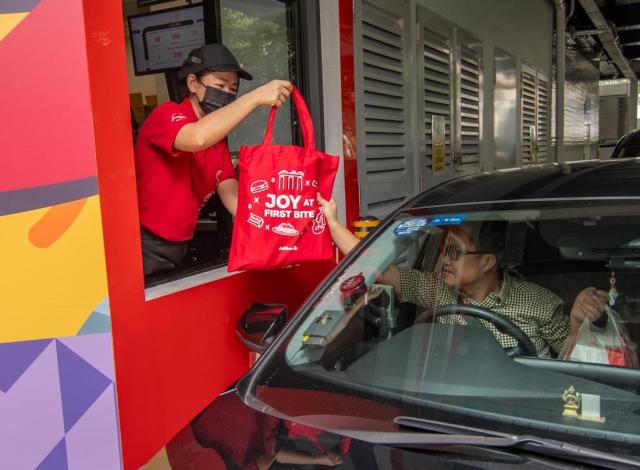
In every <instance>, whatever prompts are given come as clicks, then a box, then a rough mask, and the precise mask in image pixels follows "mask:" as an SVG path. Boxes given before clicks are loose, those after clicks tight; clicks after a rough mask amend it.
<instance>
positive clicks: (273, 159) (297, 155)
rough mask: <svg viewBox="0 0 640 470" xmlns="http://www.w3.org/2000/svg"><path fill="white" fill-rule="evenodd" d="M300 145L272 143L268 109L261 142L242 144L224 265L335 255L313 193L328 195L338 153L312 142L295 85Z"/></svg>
mask: <svg viewBox="0 0 640 470" xmlns="http://www.w3.org/2000/svg"><path fill="white" fill-rule="evenodd" d="M292 97H293V102H294V104H295V106H296V109H297V111H298V118H299V120H300V127H301V130H302V139H303V141H304V147H299V146H296V145H274V144H273V143H272V134H273V123H274V119H275V113H276V109H275V108H273V109H272V110H271V114H270V116H269V121H268V122H267V129H266V131H265V134H264V140H263V142H262V144H260V145H252V146H244V147H240V154H239V156H238V169H239V182H238V210H237V212H236V218H235V221H234V224H233V238H232V241H231V253H230V254H229V267H228V270H229V271H230V272H231V271H237V270H249V269H261V270H264V269H273V268H278V267H282V266H287V265H289V264H292V263H297V262H300V261H314V260H328V259H332V258H333V257H334V249H333V246H332V243H331V235H330V233H329V228H328V227H327V224H326V220H325V218H324V214H323V213H322V211H321V210H320V208H319V206H318V202H317V200H316V194H317V193H318V192H319V193H320V194H321V195H322V197H324V198H325V199H329V198H330V197H331V192H332V190H333V183H334V181H335V177H336V172H337V171H338V157H336V156H334V155H328V154H325V153H322V152H320V151H318V150H316V148H315V141H314V133H313V122H312V121H311V116H309V110H308V109H307V105H306V104H305V102H304V99H303V98H302V95H300V92H298V90H297V89H296V88H294V89H293V92H292Z"/></svg>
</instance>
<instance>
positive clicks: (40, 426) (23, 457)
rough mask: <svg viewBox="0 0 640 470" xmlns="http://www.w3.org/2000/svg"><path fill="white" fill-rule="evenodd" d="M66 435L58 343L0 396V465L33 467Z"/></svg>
mask: <svg viewBox="0 0 640 470" xmlns="http://www.w3.org/2000/svg"><path fill="white" fill-rule="evenodd" d="M63 437H64V421H63V417H62V400H61V398H60V381H59V379H58V361H57V355H56V344H55V342H50V343H49V346H47V347H46V348H45V350H44V351H43V352H42V354H40V355H39V356H38V358H37V359H36V360H35V361H34V362H33V364H32V365H31V367H29V368H28V369H27V370H26V371H25V372H24V374H22V376H21V377H20V378H19V379H18V380H17V381H16V383H15V384H14V385H13V386H12V387H11V389H10V390H9V391H8V392H7V393H6V394H5V395H4V396H2V398H1V399H0V468H2V469H5V468H7V469H12V470H13V469H16V470H17V469H23V468H24V469H33V468H36V466H37V465H38V464H39V463H40V462H42V460H43V459H44V458H45V457H46V456H47V455H49V453H50V452H51V450H52V449H53V448H54V447H55V446H56V445H57V444H58V443H59V442H60V439H62V438H63Z"/></svg>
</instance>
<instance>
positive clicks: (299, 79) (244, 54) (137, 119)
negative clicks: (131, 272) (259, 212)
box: [124, 0, 321, 287]
mask: <svg viewBox="0 0 640 470" xmlns="http://www.w3.org/2000/svg"><path fill="white" fill-rule="evenodd" d="M301 3H304V2H299V1H297V0H287V1H279V0H269V1H263V2H247V1H242V0H215V1H211V0H207V1H205V2H194V3H192V2H188V3H187V2H169V3H167V2H160V1H151V0H138V1H137V3H135V4H134V3H132V2H125V3H124V6H125V9H124V11H125V16H126V26H127V27H126V28H125V30H126V35H127V38H126V39H127V40H126V46H127V55H128V59H129V60H128V69H129V92H130V99H131V108H132V125H133V128H134V139H135V134H136V132H137V131H136V129H138V128H139V127H140V126H142V124H143V122H144V120H145V119H146V118H147V117H148V115H149V114H150V112H151V111H152V110H153V109H154V107H155V106H156V105H157V104H159V103H161V102H163V101H167V100H171V101H175V102H180V101H181V100H182V99H183V98H184V97H185V96H186V92H187V90H186V86H185V85H184V83H181V82H180V81H179V79H178V70H179V67H180V66H181V65H182V63H183V62H184V60H185V59H186V58H187V55H188V53H189V52H190V51H191V50H193V49H195V48H197V47H200V46H202V45H204V44H205V42H222V43H223V44H225V45H226V46H227V47H228V48H229V50H231V52H232V53H233V54H234V55H235V56H236V58H237V59H238V61H239V63H240V64H241V66H242V67H244V68H245V69H246V70H248V71H249V72H250V73H251V74H252V75H253V80H252V81H244V80H243V81H241V84H240V89H239V90H238V93H239V94H243V93H246V92H248V91H251V90H252V89H254V88H256V87H258V86H260V85H262V84H264V83H266V82H268V81H270V80H272V79H285V80H290V81H292V82H294V83H296V84H299V87H300V88H302V89H303V92H304V87H305V75H308V74H306V73H305V64H309V62H310V60H309V59H305V54H303V40H304V39H303V37H304V36H305V34H307V35H308V34H309V33H311V34H312V33H313V31H308V30H306V29H305V28H304V27H303V25H304V24H305V21H304V19H303V16H302V15H303V14H305V17H306V18H309V16H310V15H309V14H308V12H309V9H308V8H306V9H305V8H304V7H302V6H301ZM176 4H177V5H178V6H176ZM303 10H304V11H303ZM305 31H306V33H305ZM308 44H309V41H308V40H305V45H306V47H307V49H309V46H308ZM312 57H313V56H312ZM311 61H312V60H311ZM314 78H315V79H316V80H317V77H314ZM318 105H319V103H318V102H317V101H316V102H315V108H316V109H315V111H316V113H317V107H318ZM267 116H268V109H266V108H264V109H258V110H256V112H254V113H252V114H251V115H250V116H249V117H248V118H247V119H246V120H245V121H244V122H243V123H242V124H241V125H240V126H238V127H237V128H236V129H235V130H234V131H233V132H232V134H230V135H229V137H228V145H229V149H230V151H231V155H232V162H233V163H234V166H235V165H236V164H237V155H238V149H239V147H240V146H241V145H253V144H256V143H258V142H260V141H261V139H262V134H263V132H264V126H265V123H266V120H267ZM295 127H296V122H295V115H292V112H291V106H290V104H289V102H287V103H285V105H284V107H283V109H282V110H281V112H279V113H278V114H277V122H276V125H275V130H276V132H275V136H274V141H275V142H277V143H280V144H291V143H292V142H294V141H296V139H297V136H296V133H295ZM320 142H321V141H320ZM232 223H233V221H232V217H231V216H230V215H229V213H228V212H227V210H226V209H225V208H224V206H223V205H222V203H221V201H220V199H219V198H218V197H216V196H215V195H213V196H212V197H211V198H209V199H208V200H207V201H206V203H204V204H203V205H202V206H201V208H200V211H199V217H198V222H197V224H196V229H195V233H194V236H193V239H192V240H190V241H189V243H188V249H187V253H186V255H185V257H184V260H183V265H184V266H182V267H180V268H177V269H173V270H165V271H160V272H155V273H152V274H150V275H147V277H146V279H145V281H146V285H147V286H148V287H151V286H157V285H160V284H166V283H167V282H170V281H175V280H177V279H182V278H185V277H188V276H191V275H193V274H198V273H207V272H210V271H212V270H214V271H215V270H216V269H217V270H218V271H219V272H221V271H224V270H225V265H226V262H227V259H228V256H229V247H230V239H231V230H232ZM220 274H221V275H224V274H223V273H222V272H221V273H220Z"/></svg>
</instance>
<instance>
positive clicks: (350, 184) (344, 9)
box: [339, 0, 360, 230]
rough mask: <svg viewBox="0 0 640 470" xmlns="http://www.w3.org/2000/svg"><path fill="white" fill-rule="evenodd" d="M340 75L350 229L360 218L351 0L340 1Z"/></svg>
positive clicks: (345, 176) (347, 213) (346, 195)
mask: <svg viewBox="0 0 640 470" xmlns="http://www.w3.org/2000/svg"><path fill="white" fill-rule="evenodd" d="M339 16H340V75H341V78H342V88H341V93H342V142H343V154H344V185H345V200H346V206H347V207H346V219H347V225H348V227H349V229H350V230H353V226H352V225H351V224H352V222H353V221H355V220H357V219H358V217H360V194H359V191H358V156H357V153H356V92H355V85H354V62H353V60H354V59H353V0H339Z"/></svg>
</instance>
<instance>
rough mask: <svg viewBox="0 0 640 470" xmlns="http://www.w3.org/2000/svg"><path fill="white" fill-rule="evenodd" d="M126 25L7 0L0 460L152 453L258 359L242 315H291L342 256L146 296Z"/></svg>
mask: <svg viewBox="0 0 640 470" xmlns="http://www.w3.org/2000/svg"><path fill="white" fill-rule="evenodd" d="M123 23H124V21H123V16H122V2H121V1H120V0H108V1H96V0H1V1H0V63H1V64H3V71H2V74H0V90H2V108H1V109H2V111H3V112H2V113H1V114H0V141H1V142H2V150H1V151H0V160H1V167H0V168H1V170H0V242H1V243H0V256H1V259H2V276H1V278H0V468H1V469H5V468H7V469H12V470H14V469H15V470H19V469H33V468H42V469H49V468H51V469H66V468H71V469H92V470H95V469H117V468H121V467H124V468H125V469H137V468H139V467H140V466H142V465H144V464H145V463H146V462H147V461H148V460H149V459H151V458H152V457H153V455H154V454H155V453H156V452H158V451H159V450H160V449H161V448H162V447H163V446H164V445H165V444H166V443H167V442H168V441H169V440H170V439H171V438H172V437H174V436H175V435H176V434H177V433H178V432H179V431H180V430H181V429H182V428H183V427H184V426H185V425H186V424H187V423H188V422H189V421H190V420H191V419H192V418H193V417H194V416H195V415H196V414H197V413H198V412H199V411H200V410H201V409H202V408H204V406H206V405H207V404H208V403H210V402H211V401H212V400H214V399H215V397H216V396H217V395H218V394H219V393H220V392H221V391H223V390H224V389H226V388H227V387H228V386H229V385H231V384H233V382H234V381H235V380H237V379H238V378H239V377H240V376H241V375H242V374H243V373H244V372H245V371H246V370H247V368H248V365H249V355H248V351H247V350H246V348H244V346H242V344H241V343H240V341H239V340H238V338H237V337H236V335H235V331H234V327H235V324H236V322H237V320H238V318H239V316H240V314H241V313H242V311H243V310H244V309H245V308H246V307H247V306H248V305H249V304H250V303H251V302H254V301H262V302H282V303H286V304H288V305H289V308H290V310H291V311H295V309H296V308H297V307H298V306H299V304H300V303H301V302H302V301H303V300H304V299H305V297H306V296H307V295H308V294H309V292H310V291H311V289H312V288H313V287H314V286H315V285H317V284H318V283H319V282H320V281H321V279H322V277H323V276H324V275H325V274H326V273H327V272H328V270H329V269H330V268H331V267H332V264H331V263H325V264H308V265H305V266H301V267H296V268H291V269H284V270H279V271H277V272H270V273H243V274H239V275H236V276H232V277H229V278H226V279H223V280H220V281H216V282H213V283H209V284H206V285H202V286H199V287H196V288H193V289H189V290H185V291H181V292H177V293H175V294H173V295H169V296H166V297H162V298H159V299H155V300H153V301H148V302H147V301H145V295H144V285H143V276H142V263H141V256H140V242H139V221H138V214H137V201H136V191H135V175H134V164H133V149H132V138H131V137H132V136H131V128H130V110H129V103H128V87H127V72H126V63H125V50H124V24H123ZM111 326H112V327H111ZM114 359H115V360H114ZM114 370H115V371H116V372H117V375H116V376H114ZM116 395H117V405H118V406H117V411H116Z"/></svg>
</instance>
